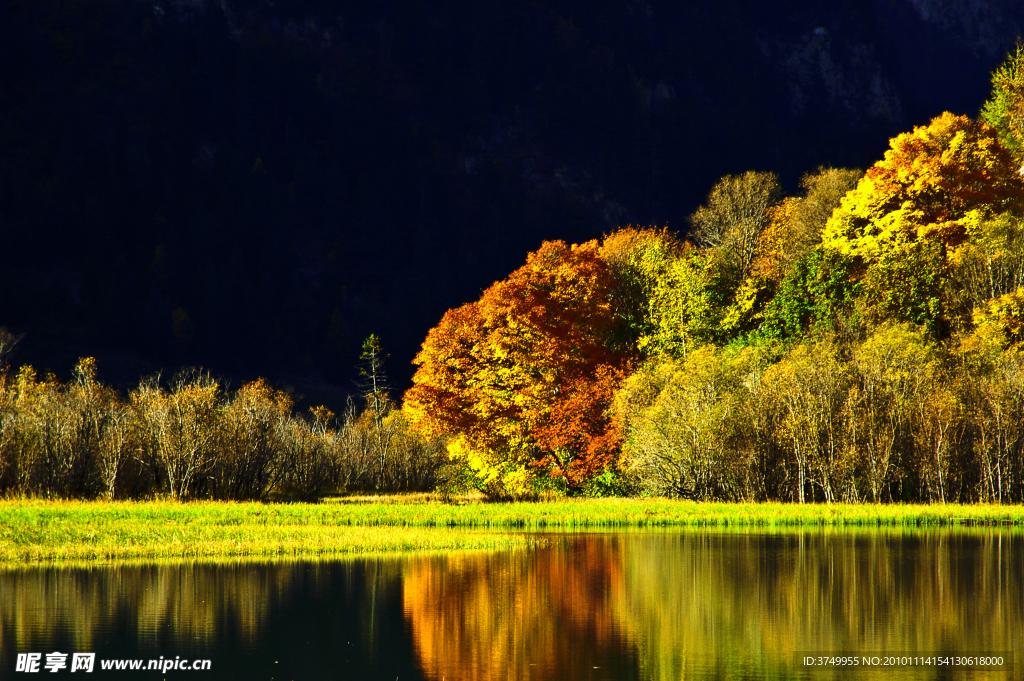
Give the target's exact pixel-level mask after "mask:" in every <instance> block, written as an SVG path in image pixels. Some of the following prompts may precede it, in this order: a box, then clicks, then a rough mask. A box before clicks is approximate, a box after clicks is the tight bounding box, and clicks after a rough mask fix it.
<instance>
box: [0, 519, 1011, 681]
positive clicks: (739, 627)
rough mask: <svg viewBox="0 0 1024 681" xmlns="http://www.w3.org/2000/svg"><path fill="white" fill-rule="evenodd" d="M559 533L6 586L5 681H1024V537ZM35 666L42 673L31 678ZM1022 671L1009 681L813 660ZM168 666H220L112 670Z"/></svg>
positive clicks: (50, 573) (3, 581)
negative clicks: (938, 658) (988, 665)
mask: <svg viewBox="0 0 1024 681" xmlns="http://www.w3.org/2000/svg"><path fill="white" fill-rule="evenodd" d="M546 536H547V538H548V539H549V541H548V543H547V545H546V546H543V547H541V548H537V549H532V550H525V551H514V552H499V553H461V554H448V555H421V556H411V557H407V558H402V559H397V558H394V559H377V560H357V561H344V562H320V563H277V564H253V563H241V564H239V563H222V564H197V565H163V566H160V565H155V566H138V565H120V566H118V565H112V566H99V567H92V568H88V569H82V568H35V569H23V570H9V571H3V572H0V678H5V679H7V678H10V679H28V678H80V677H84V678H100V679H108V678H109V679H133V678H140V679H158V678H170V679H197V681H198V680H202V681H214V680H215V679H284V680H287V679H296V680H297V679H303V680H305V679H311V680H319V679H381V680H385V681H392V680H393V679H396V678H397V679H400V680H401V681H412V680H414V679H432V680H436V681H442V680H448V681H452V680H455V681H458V680H481V681H483V680H499V679H500V680H506V679H595V680H596V679H623V680H629V679H657V680H661V679H787V678H796V679H817V678H824V679H833V678H834V679H840V678H858V679H882V678H890V677H893V676H896V677H899V678H906V679H918V678H921V679H975V678H976V679H1019V678H1024V656H1021V655H1020V652H1021V650H1024V534H1022V533H1021V532H1020V531H1019V530H1013V531H1007V530H995V529H988V530H982V529H976V530H952V531H919V532H910V531H876V532H864V531H857V532H853V531H837V530H824V531H813V532H801V533H795V532H787V533H777V534H765V533H757V532H721V531H699V532H698V531H688V532H631V533H613V534H572V535H569V534H553V535H546ZM55 651H56V652H63V653H74V652H93V653H95V654H96V663H95V671H94V672H93V673H92V674H86V673H83V672H81V671H76V672H74V673H71V672H70V671H69V669H61V670H59V671H57V672H56V673H49V672H47V671H46V670H45V669H43V668H42V664H45V662H46V654H47V653H52V652H55ZM30 652H39V653H42V654H43V656H42V660H41V667H40V668H41V671H40V672H39V673H38V674H28V673H19V672H17V671H16V660H17V655H18V653H30ZM1014 652H1016V653H1017V659H1015V660H1014V667H1013V669H1012V670H1004V671H998V672H996V671H988V670H978V669H974V670H956V671H954V670H950V669H948V668H937V667H922V666H918V667H915V668H896V669H892V668H890V669H879V668H873V669H865V668H858V669H854V670H840V671H834V670H824V669H821V668H811V667H807V666H806V665H804V664H802V663H801V659H802V658H803V657H804V656H805V655H812V653H814V654H823V653H828V654H832V655H840V654H855V655H857V656H858V658H859V659H860V658H862V657H863V656H879V657H882V658H884V656H886V655H895V654H899V655H903V656H921V655H925V654H928V655H933V654H940V653H941V654H945V655H955V654H956V653H983V654H986V655H987V654H990V653H996V654H1002V655H1003V656H1004V657H1006V658H1009V657H1010V656H1008V655H1007V653H1011V655H1012V653H1014ZM161 657H162V658H163V659H165V660H166V659H171V660H173V659H176V658H179V659H187V660H193V659H209V660H210V669H209V670H208V671H182V670H173V669H172V670H169V671H167V672H166V673H158V672H156V671H142V672H131V671H104V670H102V669H101V664H102V662H103V661H105V660H106V661H109V660H115V659H139V660H143V664H148V661H149V660H151V659H156V660H159V659H160V658H161ZM1006 662H1007V663H1009V662H1010V660H1009V659H1007V660H1006ZM70 666H71V665H70V656H69V658H68V667H69V668H70Z"/></svg>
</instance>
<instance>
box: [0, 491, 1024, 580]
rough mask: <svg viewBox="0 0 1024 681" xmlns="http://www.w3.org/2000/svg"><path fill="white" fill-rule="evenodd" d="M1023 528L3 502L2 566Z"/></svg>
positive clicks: (608, 510) (922, 508) (897, 518)
mask: <svg viewBox="0 0 1024 681" xmlns="http://www.w3.org/2000/svg"><path fill="white" fill-rule="evenodd" d="M988 524H995V525H1004V524H1009V525H1021V524H1024V507H1022V506H994V505H971V506H960V505H889V506H886V505H873V504H857V505H847V504H833V505H818V504H808V505H798V504H777V503H764V504H757V503H749V504H747V503H738V504H729V503H697V502H688V501H668V500H664V499H650V500H643V499H594V500H559V501H542V502H522V503H482V502H480V501H479V500H476V499H473V500H464V501H463V503H458V504H451V503H444V502H442V501H441V500H439V499H437V498H436V497H433V496H424V495H420V496H417V497H402V496H396V497H377V498H375V497H348V498H342V499H336V500H330V501H326V502H324V503H320V504H259V503H231V502H198V503H187V504H182V503H176V502H169V501H151V502H118V503H107V502H88V501H41V500H21V501H18V500H10V501H0V563H7V564H10V563H23V562H26V561H27V562H37V561H83V560H84V561H90V560H99V561H102V560H125V559H152V560H158V559H181V558H189V559H201V558H228V557H230V558H235V557H239V558H242V557H245V558H271V557H295V558H299V557H317V556H320V557H330V556H342V555H357V554H371V553H391V552H396V551H424V550H467V549H499V548H501V549H504V548H517V547H525V546H529V545H531V544H533V543H535V542H536V541H538V540H537V539H536V538H532V537H530V536H528V535H524V534H522V533H519V532H516V531H518V530H540V531H544V530H556V531H558V530H612V529H630V528H670V527H717V528H741V527H742V528H763V529H783V528H810V527H918V526H921V527H939V526H956V525H988Z"/></svg>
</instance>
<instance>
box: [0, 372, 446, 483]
mask: <svg viewBox="0 0 1024 681" xmlns="http://www.w3.org/2000/svg"><path fill="white" fill-rule="evenodd" d="M0 369H2V367H0ZM74 377H75V378H74V380H73V381H71V382H69V383H66V384H65V383H61V382H59V381H57V380H56V379H54V378H53V377H52V376H48V377H45V378H43V379H39V378H38V377H37V376H36V373H35V371H34V370H33V369H32V368H31V367H27V366H25V367H22V368H21V369H20V370H18V371H17V372H11V373H9V374H7V375H3V373H2V372H0V494H3V495H8V496H10V495H15V496H19V495H25V496H38V497H48V498H97V497H106V498H109V499H140V498H151V497H154V496H158V495H160V496H170V497H172V498H175V499H181V500H187V499H206V498H208V499H267V498H296V499H315V498H317V497H320V496H322V495H324V494H325V493H327V492H331V491H351V490H375V491H409V490H427V489H433V488H434V487H435V486H436V485H437V484H438V482H439V480H440V476H441V473H442V468H443V466H444V464H445V463H446V461H447V457H446V456H445V455H444V446H443V443H442V442H440V441H436V440H435V441H431V440H426V439H424V438H423V437H421V436H419V435H416V434H414V433H412V432H410V430H409V428H408V426H407V422H406V419H405V417H404V415H403V414H402V412H401V411H399V410H396V409H394V408H393V407H392V405H391V404H390V403H389V402H388V401H387V400H386V399H383V398H382V399H379V400H376V401H375V402H374V403H373V404H372V405H371V406H368V407H367V408H365V409H363V410H361V411H360V410H359V409H358V408H357V407H356V405H355V403H354V401H350V402H349V407H348V409H347V410H346V411H345V413H344V414H342V415H341V416H336V415H335V414H333V413H331V412H330V411H329V410H327V409H326V408H324V407H318V408H314V409H312V410H310V411H309V413H307V414H301V415H300V414H295V413H293V410H292V400H291V399H290V398H289V397H288V396H287V395H286V394H284V393H283V392H280V391H277V390H274V389H272V388H271V387H270V386H268V385H267V383H266V382H264V381H262V380H259V381H255V382H252V383H247V384H245V385H243V386H242V387H241V388H239V389H237V390H234V391H229V390H227V389H225V387H224V386H222V385H221V384H220V383H219V382H217V381H216V380H214V379H212V378H211V377H210V376H209V375H208V374H206V373H203V372H201V371H198V370H196V371H190V372H184V373H181V374H179V375H177V376H176V377H174V378H173V379H172V380H171V381H170V383H169V385H165V384H164V383H162V382H161V381H160V379H159V377H154V378H151V379H147V380H144V381H143V382H142V383H141V384H140V385H139V387H138V388H137V389H136V390H133V391H132V392H131V394H130V395H128V397H127V399H125V398H123V397H122V396H121V395H119V394H118V393H117V392H115V391H114V390H111V389H110V388H108V387H106V386H104V385H102V384H101V383H99V382H98V381H97V380H96V366H95V362H94V360H92V359H88V358H87V359H83V360H81V361H80V362H79V363H78V364H77V366H76V367H75V369H74Z"/></svg>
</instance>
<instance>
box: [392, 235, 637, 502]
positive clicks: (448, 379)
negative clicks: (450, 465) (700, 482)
mask: <svg viewBox="0 0 1024 681" xmlns="http://www.w3.org/2000/svg"><path fill="white" fill-rule="evenodd" d="M611 284H612V279H611V274H610V272H609V269H608V267H607V265H606V264H605V263H604V261H602V260H601V259H600V257H599V254H598V244H597V242H596V241H592V242H588V243H586V244H582V245H579V246H568V245H566V244H565V243H562V242H546V243H544V244H543V245H542V246H541V248H540V249H539V250H538V251H536V252H535V253H531V254H530V255H529V257H528V258H527V262H526V264H525V265H524V266H523V267H521V268H519V269H518V270H516V271H515V272H513V273H512V274H511V275H510V276H509V277H508V278H507V279H505V280H503V281H500V282H497V283H495V284H494V285H493V286H491V287H490V288H489V289H487V290H486V291H485V292H484V294H483V296H482V297H481V299H480V300H479V301H477V302H475V303H470V304H467V305H464V306H462V307H460V308H457V309H455V310H450V311H449V312H448V313H446V314H445V316H444V318H442V320H441V322H440V323H439V324H438V326H436V327H435V328H434V329H432V330H431V331H430V333H429V334H428V336H427V339H426V340H425V341H424V343H423V348H422V350H421V351H420V353H419V355H417V357H416V360H415V363H416V364H417V365H419V369H418V370H417V372H416V375H415V376H414V378H413V383H414V386H413V388H411V389H410V390H409V391H408V392H407V393H406V395H405V409H406V411H407V413H408V414H409V416H410V419H411V420H412V421H413V423H414V424H416V425H417V427H418V428H419V429H420V430H421V432H424V433H427V434H432V435H435V434H441V433H445V434H451V435H461V436H462V440H460V441H459V442H462V443H463V444H462V445H460V446H463V447H464V448H465V450H466V451H467V452H472V455H471V456H473V457H476V458H478V459H480V460H481V461H482V462H484V463H485V464H486V465H487V467H488V468H487V470H488V473H487V476H488V482H489V483H495V482H497V481H498V477H499V474H500V475H505V474H507V473H508V471H505V470H502V469H503V468H505V467H508V466H511V467H512V469H516V468H517V467H521V466H524V465H526V464H530V463H534V464H541V465H543V466H544V467H545V468H547V469H548V470H550V471H551V473H552V474H554V475H558V476H564V477H565V478H566V479H567V480H568V481H569V482H570V484H573V485H577V484H579V483H580V482H581V481H582V480H583V479H584V478H586V477H587V476H589V475H591V474H592V473H594V472H596V471H597V470H599V469H600V466H603V465H604V464H607V463H609V462H611V461H612V460H613V458H614V452H615V446H614V444H613V443H614V440H615V437H616V436H615V435H614V430H613V429H614V427H613V425H612V423H611V422H610V420H609V418H608V417H607V415H606V414H605V410H606V408H607V405H608V403H609V401H610V397H611V392H612V390H613V388H614V386H615V384H616V383H617V382H618V381H619V380H621V378H622V376H623V373H622V372H623V370H624V367H625V363H626V355H625V354H624V353H623V352H621V351H617V350H615V349H614V336H615V334H614V332H615V327H616V323H617V320H616V317H615V314H614V311H613V308H612V305H611V303H610V301H609V299H608V291H609V290H610V288H611ZM499 464H500V465H499ZM483 468H484V465H483V464H481V469H483ZM524 470H525V469H524ZM493 491H494V493H495V494H505V493H511V490H507V489H504V488H502V487H501V486H495V487H494V489H493Z"/></svg>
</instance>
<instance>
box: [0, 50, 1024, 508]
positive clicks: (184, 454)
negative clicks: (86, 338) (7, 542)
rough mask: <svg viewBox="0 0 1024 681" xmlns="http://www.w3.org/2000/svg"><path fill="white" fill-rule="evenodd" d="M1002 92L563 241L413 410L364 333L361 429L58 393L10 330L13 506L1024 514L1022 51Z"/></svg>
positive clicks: (173, 395) (83, 363) (354, 417)
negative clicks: (846, 163)
mask: <svg viewBox="0 0 1024 681" xmlns="http://www.w3.org/2000/svg"><path fill="white" fill-rule="evenodd" d="M991 82H992V90H991V95H990V97H989V99H988V100H987V102H986V103H985V105H984V107H983V108H982V110H981V112H980V113H979V114H978V116H977V117H976V118H972V117H970V116H966V115H958V114H954V113H948V112H947V113H943V114H941V115H939V116H937V117H935V118H933V119H932V120H931V121H929V122H926V123H923V124H921V125H917V126H915V127H913V129H912V130H909V131H906V132H903V133H902V134H898V135H897V136H895V137H893V138H892V139H891V140H890V141H889V148H888V150H887V151H885V153H884V156H883V157H882V158H881V159H878V160H877V162H875V163H874V164H873V165H871V166H870V167H869V168H867V169H866V170H863V169H855V168H837V167H827V166H823V167H817V168H808V169H806V173H805V174H804V175H803V177H802V178H801V179H800V182H799V187H800V189H799V191H798V192H796V193H794V194H792V195H787V194H786V192H785V191H784V189H783V183H782V180H780V178H779V176H778V175H777V174H775V173H773V172H770V171H753V170H752V171H749V172H744V173H737V174H730V175H726V176H724V177H722V178H721V179H720V180H719V181H718V182H717V183H716V184H715V185H714V187H713V188H712V189H711V191H710V193H708V194H707V196H706V197H705V199H704V200H703V202H702V203H701V205H700V207H699V208H698V209H697V210H696V211H695V212H693V213H692V215H690V218H689V225H688V229H687V230H686V231H685V232H679V231H677V230H671V229H668V228H665V227H662V226H658V225H629V224H626V225H622V226H620V227H619V228H618V229H615V230H611V231H609V232H608V233H606V234H605V235H604V236H603V237H601V238H598V239H592V240H589V241H585V242H583V243H579V244H569V243H566V242H565V241H558V240H551V241H544V242H543V243H542V244H541V245H540V246H539V248H537V249H536V250H535V251H533V252H531V253H529V254H528V255H527V256H526V259H525V264H523V265H522V266H520V267H519V268H518V269H515V270H514V271H513V272H512V273H511V274H509V275H508V276H507V277H505V278H504V279H502V280H501V281H498V282H495V283H494V284H493V285H491V286H490V287H489V288H487V289H486V290H484V291H483V292H482V294H481V295H480V297H479V299H478V300H476V301H475V302H470V303H467V304H464V305H462V306H460V307H456V308H453V309H451V310H449V311H448V312H447V313H445V314H444V316H443V317H442V318H441V320H440V322H438V323H437V325H436V326H434V328H432V329H430V331H429V333H427V335H426V339H425V340H424V341H423V344H422V347H421V349H420V351H419V353H418V354H417V355H416V357H415V360H414V364H415V367H416V370H415V374H414V375H413V378H412V386H411V387H410V388H409V389H408V390H406V391H405V392H404V395H403V394H399V391H398V390H395V389H394V388H393V387H392V385H391V384H389V383H388V381H387V378H386V367H385V360H386V358H387V351H386V347H385V344H386V341H387V339H386V338H384V339H381V338H378V337H377V336H376V335H371V336H370V337H369V338H367V339H366V340H365V342H363V344H362V346H361V349H360V352H361V355H360V358H359V362H360V364H359V367H360V368H359V371H360V378H359V394H358V395H356V396H353V397H352V398H350V399H349V401H348V403H347V406H346V408H345V409H344V411H343V413H336V411H338V410H334V411H332V410H331V409H328V408H327V407H322V406H319V407H313V408H308V409H307V408H305V405H303V406H302V408H299V407H297V406H296V405H295V399H294V397H293V396H292V395H290V394H288V393H287V392H285V391H281V390H279V389H277V388H276V387H274V386H272V385H271V384H270V383H268V382H267V381H264V380H258V381H247V382H244V383H242V384H241V385H240V386H239V387H235V388H233V387H232V386H231V385H230V384H229V383H228V382H226V381H221V380H218V379H215V378H212V377H211V376H210V374H209V373H205V372H203V371H201V370H192V371H187V372H180V373H177V374H175V375H174V376H162V377H161V376H159V375H156V376H152V377H149V378H146V379H144V380H143V381H142V382H141V383H140V384H139V385H138V387H137V388H134V389H130V390H116V389H114V388H112V387H110V386H107V385H104V384H103V383H102V382H101V381H100V380H98V378H97V368H96V360H94V359H92V358H84V359H81V360H80V361H79V362H78V364H77V365H76V366H75V369H74V373H73V377H72V378H71V380H69V381H62V380H60V379H58V378H57V377H55V376H53V375H39V374H37V372H36V370H35V369H33V368H32V367H31V366H28V365H22V366H17V365H15V364H14V363H13V362H11V361H10V357H12V356H13V355H10V354H9V353H10V352H11V350H12V349H13V348H15V347H16V345H17V343H18V341H19V340H20V338H19V336H18V335H17V334H14V333H12V332H9V331H6V330H0V494H6V495H14V496H18V495H23V496H43V497H49V498H96V497H106V498H110V499H118V498H150V497H152V496H154V495H167V496H170V497H173V498H177V499H183V500H186V499H200V498H215V499H269V498H274V499H282V498H296V499H316V498H319V497H321V496H323V495H324V494H327V493H330V492H353V491H362V490H367V491H413V490H439V491H442V492H443V493H445V494H453V493H460V492H465V491H468V490H471V489H478V490H480V491H481V492H483V493H484V494H485V495H487V496H488V497H490V498H493V499H521V498H536V497H538V496H541V495H556V496H561V495H568V496H608V495H623V496H629V495H655V496H666V497H674V498H685V499H698V500H755V501H757V500H781V501H792V502H800V503H804V502H825V503H831V502H885V503H899V502H917V501H926V502H991V503H1021V502H1024V48H1022V47H1020V46H1018V48H1017V49H1016V50H1015V51H1013V52H1011V54H1010V56H1009V57H1008V58H1007V59H1006V61H1005V62H1004V63H1003V64H1002V65H1001V66H1000V67H999V68H998V69H997V70H996V71H995V72H994V73H993V74H992V81H991ZM181 321H182V326H183V327H184V326H186V324H185V322H186V321H187V319H184V318H183V319H182V320H181ZM189 323H191V322H189ZM183 333H184V332H183Z"/></svg>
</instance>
